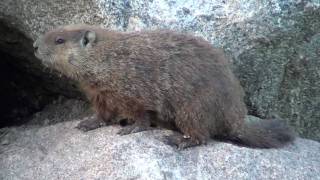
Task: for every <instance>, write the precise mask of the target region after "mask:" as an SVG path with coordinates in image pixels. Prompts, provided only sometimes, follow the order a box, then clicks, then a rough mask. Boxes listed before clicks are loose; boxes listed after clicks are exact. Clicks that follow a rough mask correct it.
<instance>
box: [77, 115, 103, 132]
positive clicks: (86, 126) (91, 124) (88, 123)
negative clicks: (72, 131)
mask: <svg viewBox="0 0 320 180" xmlns="http://www.w3.org/2000/svg"><path fill="white" fill-rule="evenodd" d="M105 125H106V123H105V122H104V121H102V120H98V119H95V118H89V119H86V120H83V121H81V122H80V123H79V124H78V125H77V126H76V128H77V129H79V130H81V131H83V132H87V131H90V130H94V129H97V128H99V127H102V126H105Z"/></svg>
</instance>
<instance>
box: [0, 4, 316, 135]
mask: <svg viewBox="0 0 320 180" xmlns="http://www.w3.org/2000/svg"><path fill="white" fill-rule="evenodd" d="M0 19H6V22H8V23H12V25H13V26H15V27H16V28H18V29H19V30H20V31H22V32H24V33H25V34H26V36H28V37H30V38H31V39H35V37H36V36H37V35H39V34H40V33H43V32H44V31H45V30H47V29H50V28H51V27H52V26H56V25H61V24H68V23H80V22H85V23H89V24H101V25H103V26H105V27H107V28H111V29H118V30H123V31H132V30H140V29H149V28H171V29H176V30H181V31H189V32H193V33H195V34H196V35H199V36H203V37H204V38H206V39H207V40H209V41H210V42H212V44H214V45H215V46H219V47H223V48H224V49H225V51H226V52H227V53H228V54H229V56H230V57H231V58H232V60H233V62H234V70H235V72H236V73H237V75H238V77H239V78H240V80H241V83H242V85H243V86H244V88H245V91H246V103H247V105H248V106H249V109H250V114H252V115H255V116H259V117H263V118H264V117H269V116H272V115H279V116H281V117H283V118H285V119H286V120H287V121H290V123H291V124H292V125H294V126H295V127H296V130H297V131H298V132H299V133H300V134H301V135H303V136H304V137H308V138H312V139H316V140H320V121H319V119H320V111H319V109H320V99H319V97H320V80H319V79H320V64H319V63H320V60H319V59H320V58H319V57H320V53H319V51H320V2H319V0H284V1H283V0H268V1H267V0H261V1H256V0H238V1H227V0H201V1H199V0H153V1H141V0H125V1H115V0H95V1H94V0H89V1H87V0H80V1H77V2H74V1H71V0H65V1H59V0H53V1H51V0H50V1H49V0H23V1H19V2H18V1H16V0H15V1H14V0H13V1H1V2H0Z"/></svg>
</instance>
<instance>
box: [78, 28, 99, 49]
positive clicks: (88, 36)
mask: <svg viewBox="0 0 320 180" xmlns="http://www.w3.org/2000/svg"><path fill="white" fill-rule="evenodd" d="M96 36H97V35H96V33H95V32H94V31H86V32H85V33H84V35H83V36H82V38H81V44H82V46H83V47H87V46H92V44H93V43H94V42H95V40H96V39H97V37H96Z"/></svg>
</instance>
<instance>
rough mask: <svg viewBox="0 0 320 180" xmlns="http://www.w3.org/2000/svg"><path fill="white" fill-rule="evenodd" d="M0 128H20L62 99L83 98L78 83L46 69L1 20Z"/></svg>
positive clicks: (22, 38)
mask: <svg viewBox="0 0 320 180" xmlns="http://www.w3.org/2000/svg"><path fill="white" fill-rule="evenodd" d="M0 33H1V34H2V36H0V57H1V58H0V82H1V88H0V98H1V101H0V127H5V126H12V125H20V124H23V123H25V122H26V119H27V117H28V116H30V115H31V114H33V113H35V112H37V111H40V110H41V109H42V108H43V107H44V106H46V105H47V104H49V103H51V102H52V101H53V100H55V99H57V98H58V97H59V96H65V97H67V98H82V95H81V94H80V93H79V92H78V91H77V90H76V89H77V88H76V87H75V83H74V82H72V81H71V80H69V79H67V78H65V77H62V78H60V77H58V76H57V75H55V73H51V71H50V70H48V69H44V67H43V66H42V64H41V63H40V61H39V60H37V59H36V58H35V57H34V54H33V48H32V43H33V41H32V40H31V39H29V38H27V37H26V36H25V35H24V34H23V33H21V32H20V31H18V30H17V29H15V28H14V27H11V26H10V23H6V22H5V21H3V20H1V19H0Z"/></svg>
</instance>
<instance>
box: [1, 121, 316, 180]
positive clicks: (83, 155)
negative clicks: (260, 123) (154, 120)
mask: <svg viewBox="0 0 320 180" xmlns="http://www.w3.org/2000/svg"><path fill="white" fill-rule="evenodd" d="M77 123H78V121H69V122H63V123H58V124H55V125H51V126H45V127H38V126H23V127H18V128H11V129H7V130H6V129H2V130H1V131H2V132H4V131H5V130H6V134H5V135H3V137H2V138H1V141H0V169H1V171H0V179H4V180H7V179H10V180H14V179H19V180H21V179H32V180H33V179H112V180H114V179H144V180H146V179H152V180H157V179H170V180H171V179H190V180H191V179H319V178H320V172H319V167H320V143H318V142H316V141H312V140H306V139H297V140H296V141H295V143H294V144H292V145H289V146H286V147H285V148H282V149H267V150H266V149H264V150H261V149H249V148H245V147H239V146H235V145H232V144H228V143H223V142H217V141H210V142H209V143H208V145H206V146H200V147H195V148H190V149H187V150H183V151H177V150H176V149H175V148H172V147H171V146H167V145H166V144H164V143H163V142H162V141H161V139H162V137H163V136H164V135H166V134H169V133H171V132H170V131H165V130H153V131H146V132H142V133H136V134H131V135H127V136H119V135H117V134H116V132H117V131H118V130H119V128H120V127H118V126H109V127H104V128H99V129H96V130H94V131H91V132H87V133H83V132H80V131H78V130H77V129H75V128H74V127H75V126H76V124H77ZM0 134H1V133H0ZM3 134H4V133H3Z"/></svg>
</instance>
